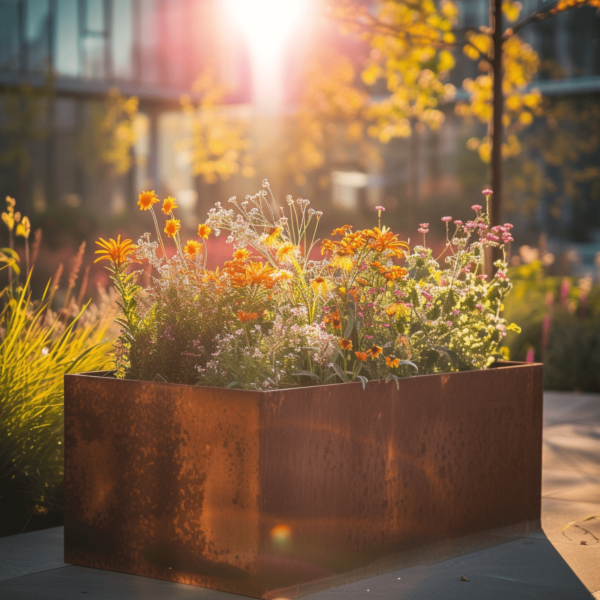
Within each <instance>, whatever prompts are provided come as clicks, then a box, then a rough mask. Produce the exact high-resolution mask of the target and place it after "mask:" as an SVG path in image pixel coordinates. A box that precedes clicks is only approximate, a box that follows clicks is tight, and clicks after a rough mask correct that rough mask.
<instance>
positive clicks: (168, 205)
mask: <svg viewBox="0 0 600 600" xmlns="http://www.w3.org/2000/svg"><path fill="white" fill-rule="evenodd" d="M174 208H178V206H177V200H175V198H173V196H169V197H168V198H165V199H164V201H163V205H162V209H161V210H162V211H163V213H165V215H168V214H169V213H170V212H171V211H172V210H173V209H174Z"/></svg>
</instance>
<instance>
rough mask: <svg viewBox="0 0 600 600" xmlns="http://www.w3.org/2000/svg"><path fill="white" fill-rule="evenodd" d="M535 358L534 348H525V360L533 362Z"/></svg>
mask: <svg viewBox="0 0 600 600" xmlns="http://www.w3.org/2000/svg"><path fill="white" fill-rule="evenodd" d="M534 359H535V350H534V349H533V348H529V350H527V356H526V357H525V362H531V363H532V362H533V361H534Z"/></svg>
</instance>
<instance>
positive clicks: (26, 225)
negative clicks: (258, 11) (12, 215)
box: [15, 217, 31, 238]
mask: <svg viewBox="0 0 600 600" xmlns="http://www.w3.org/2000/svg"><path fill="white" fill-rule="evenodd" d="M30 233H31V223H30V222H29V219H28V218H27V217H23V220H22V221H21V222H20V223H19V224H18V225H17V229H16V232H15V234H16V235H19V236H21V237H24V238H28V237H29V234H30Z"/></svg>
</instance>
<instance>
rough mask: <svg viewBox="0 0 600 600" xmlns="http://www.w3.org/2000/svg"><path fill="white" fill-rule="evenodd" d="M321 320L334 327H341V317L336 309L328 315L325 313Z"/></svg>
mask: <svg viewBox="0 0 600 600" xmlns="http://www.w3.org/2000/svg"><path fill="white" fill-rule="evenodd" d="M323 320H324V322H325V323H331V325H332V326H333V327H335V328H336V329H341V328H342V318H341V317H340V313H339V312H338V311H337V310H336V311H335V312H333V313H331V314H330V315H326V316H325V318H324V319H323Z"/></svg>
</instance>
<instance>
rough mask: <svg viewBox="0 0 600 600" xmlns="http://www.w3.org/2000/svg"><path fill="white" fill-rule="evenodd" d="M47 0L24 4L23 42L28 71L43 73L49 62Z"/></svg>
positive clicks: (48, 11)
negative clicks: (25, 47)
mask: <svg viewBox="0 0 600 600" xmlns="http://www.w3.org/2000/svg"><path fill="white" fill-rule="evenodd" d="M49 13H50V2H49V0H35V1H34V2H32V1H31V0H30V1H29V2H26V3H25V41H26V43H27V66H28V68H29V70H30V71H45V70H47V69H48V67H49V61H50V48H49V42H50V35H49V34H50V31H49V16H50V15H49Z"/></svg>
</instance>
